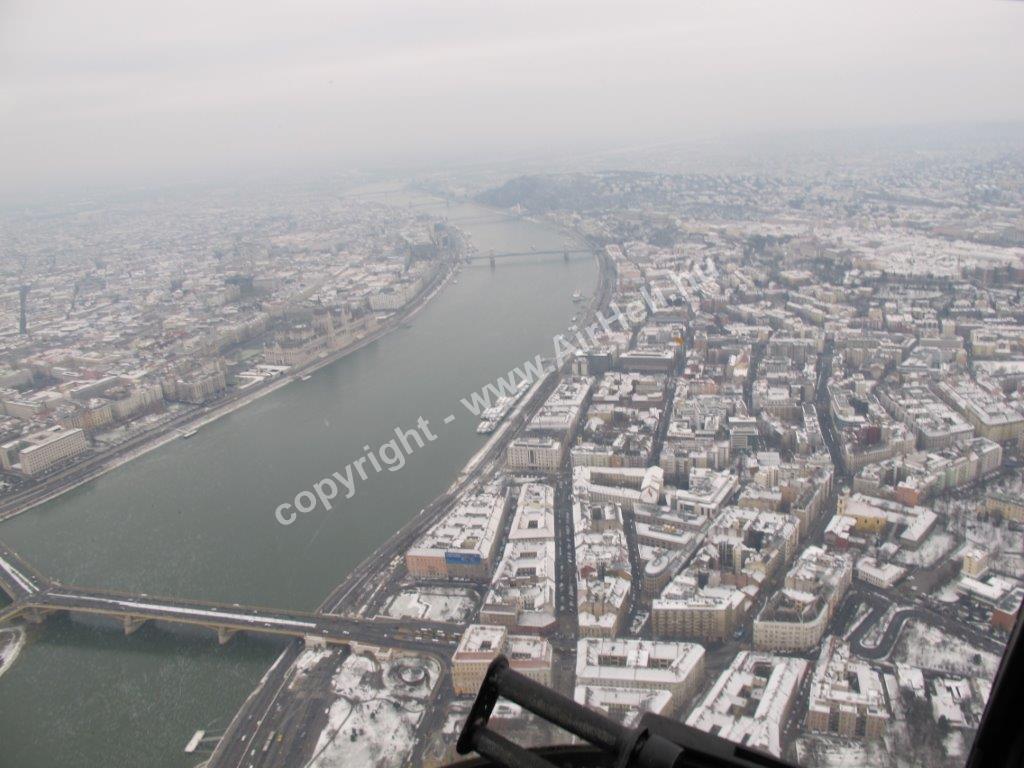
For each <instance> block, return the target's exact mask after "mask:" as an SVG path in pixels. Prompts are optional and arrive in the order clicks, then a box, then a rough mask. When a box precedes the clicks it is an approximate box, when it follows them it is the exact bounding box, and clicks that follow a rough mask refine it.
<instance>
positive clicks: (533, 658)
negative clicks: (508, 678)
mask: <svg viewBox="0 0 1024 768" xmlns="http://www.w3.org/2000/svg"><path fill="white" fill-rule="evenodd" d="M500 654H504V655H505V656H506V657H507V658H508V660H509V666H510V667H511V668H512V669H514V670H516V671H517V672H519V673H521V674H523V675H526V676H527V677H529V678H530V679H531V680H536V681H537V682H538V683H540V684H541V685H547V686H550V685H551V666H552V651H551V644H550V643H549V642H548V641H547V640H545V639H543V638H540V637H534V636H532V635H510V634H509V633H508V629H507V628H505V627H500V626H495V625H488V624H470V625H469V626H468V627H466V630H465V632H463V633H462V638H461V639H460V640H459V646H458V648H456V649H455V653H454V654H452V687H453V688H454V689H455V693H456V694H457V695H459V696H465V695H473V694H475V693H476V692H477V691H478V690H479V689H480V684H481V683H482V682H483V680H484V675H485V674H486V673H487V667H489V666H490V664H491V662H492V661H494V659H495V658H497V657H498V656H499V655H500Z"/></svg>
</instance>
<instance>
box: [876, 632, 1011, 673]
mask: <svg viewBox="0 0 1024 768" xmlns="http://www.w3.org/2000/svg"><path fill="white" fill-rule="evenodd" d="M975 654H977V655H978V656H980V657H981V661H980V662H975V660H974V657H975ZM892 659H893V661H895V662H897V663H906V664H910V665H911V666H915V667H921V668H922V669H931V670H935V671H939V672H946V673H949V674H955V675H963V676H965V677H980V678H983V679H985V680H991V679H992V678H993V677H995V674H996V670H997V669H998V668H999V657H998V656H997V655H995V654H994V653H989V652H988V651H983V650H980V649H978V648H974V647H973V646H972V645H971V644H970V643H967V642H964V641H963V640H960V639H958V638H956V637H952V636H950V635H947V634H946V633H945V632H943V631H942V630H941V629H939V628H938V627H933V626H931V625H928V624H922V623H921V622H918V621H913V620H911V621H908V622H907V623H906V624H904V625H903V631H902V632H900V639H899V642H898V643H896V648H895V650H894V651H893V654H892Z"/></svg>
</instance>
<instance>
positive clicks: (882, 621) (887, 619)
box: [861, 603, 906, 648]
mask: <svg viewBox="0 0 1024 768" xmlns="http://www.w3.org/2000/svg"><path fill="white" fill-rule="evenodd" d="M905 607H906V606H902V605H898V604H897V603H892V604H890V605H889V607H888V608H887V609H886V611H885V613H883V614H882V615H881V616H880V617H879V619H878V621H876V622H875V623H874V624H873V625H872V626H871V628H870V629H869V630H868V631H867V632H865V633H864V637H863V639H862V640H861V642H863V643H864V645H866V646H869V647H871V648H874V647H875V646H877V645H878V642H879V641H880V640H881V639H882V636H883V635H885V630H887V629H888V628H889V625H890V624H892V620H893V617H894V616H895V615H896V612H897V611H900V610H902V609H903V608H905Z"/></svg>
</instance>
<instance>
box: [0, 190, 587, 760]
mask: <svg viewBox="0 0 1024 768" xmlns="http://www.w3.org/2000/svg"><path fill="white" fill-rule="evenodd" d="M390 199H391V200H392V201H395V200H396V199H397V198H396V197H395V196H392V197H391V198H390ZM403 202H404V201H403ZM423 210H424V211H430V212H432V213H437V214H438V215H446V216H448V218H449V220H450V221H451V222H452V223H454V224H457V225H459V226H461V227H462V228H463V229H465V230H466V231H468V232H470V233H471V235H472V239H473V242H474V244H475V245H476V246H477V247H478V248H479V249H480V251H481V252H486V251H488V250H490V249H494V250H495V251H499V252H501V251H529V250H531V247H536V249H537V250H540V251H543V250H550V249H561V248H562V247H563V245H564V243H565V242H566V234H565V233H564V232H560V231H558V230H556V229H553V228H549V227H546V226H542V225H539V224H536V223H533V222H529V221H525V220H512V219H509V218H507V217H504V216H502V215H501V214H498V213H496V212H494V211H491V210H488V209H485V208H481V207H478V206H473V205H458V206H452V207H451V208H450V209H446V208H444V207H443V206H440V207H437V208H436V209H430V208H424V209H423ZM577 247H578V246H577ZM596 281H597V266H596V264H595V261H594V259H593V258H592V257H591V256H583V255H577V256H574V257H573V258H571V259H570V260H569V261H568V262H566V261H564V260H563V258H562V256H560V255H559V256H527V257H516V258H509V259H505V260H500V261H498V264H497V267H496V268H494V269H492V268H491V267H490V266H489V265H488V264H487V262H486V261H484V262H478V263H474V264H473V265H471V266H467V267H466V268H465V269H464V270H463V271H462V272H461V274H460V275H459V276H458V282H457V283H454V284H451V285H449V286H448V287H447V288H445V289H444V290H443V291H442V292H441V293H440V295H438V296H437V297H435V298H434V300H433V301H432V302H431V303H430V304H429V305H428V306H427V307H426V308H425V309H423V310H422V311H421V312H420V313H419V314H418V315H416V316H415V318H413V320H412V323H411V327H407V328H400V329H398V330H396V331H394V332H393V333H391V334H389V335H387V336H386V337H384V338H383V339H380V340H378V341H377V342H375V343H374V344H371V345H370V346H368V347H366V348H365V349H362V350H360V351H358V352H356V353H354V354H351V355H349V356H347V357H345V358H343V359H341V360H339V361H337V362H336V363H334V364H332V365H330V366H327V367H325V368H323V369H322V370H320V371H318V372H317V373H316V374H314V375H313V377H312V378H311V379H309V380H308V381H297V382H295V383H293V384H290V385H288V386H287V387H284V388H283V389H280V390H278V391H276V392H274V393H272V394H270V395H268V396H266V397H264V398H262V399H260V400H258V401H257V402H255V403H253V404H251V405H249V406H247V407H245V408H243V409H241V410H239V411H236V412H234V413H233V414H231V415H229V416H226V417H225V418H223V419H220V420H219V421H217V422H215V423H213V424H211V425H208V426H206V427H204V428H203V429H202V430H200V431H199V432H198V433H197V434H196V435H195V436H194V437H192V438H191V439H188V440H176V441H173V442H171V443H169V444H167V445H165V446H163V447H161V448H159V449H158V450H155V451H152V452H150V453H148V454H146V455H144V456H142V457H141V458H139V459H136V460H135V461H133V462H130V463H129V464H127V465H125V466H122V467H120V468H119V469H117V470H115V471H112V472H110V473H108V474H106V475H104V476H103V477H101V478H99V479H98V480H96V481H94V482H92V483H89V484H87V485H84V486H82V487H80V488H77V489H75V490H73V491H71V492H70V493H67V494H65V495H64V496H62V497H60V498H58V499H56V500H54V501H52V502H50V503H48V504H46V505H44V506H41V507H38V508H36V509H34V510H31V511H30V512H28V513H26V514H24V515H21V516H20V517H17V518H14V519H12V520H10V521H8V522H5V523H3V524H0V539H3V540H4V541H5V542H7V543H8V544H9V545H11V546H12V547H13V548H14V549H15V550H16V551H18V552H19V553H20V554H21V555H22V556H23V557H24V558H25V559H27V560H28V561H29V562H31V563H33V564H34V565H35V566H36V567H37V568H39V570H41V571H42V572H43V573H45V574H47V575H48V576H50V577H52V578H56V579H59V580H61V581H63V582H65V583H68V584H80V585H92V586H98V587H105V588H112V589H120V590H126V591H131V592H144V593H148V594H161V595H175V596H180V597H185V598H196V599H207V600H217V601H226V602H238V603H251V604H257V605H267V606H280V607H283V606H288V607H293V608H300V609H313V608H315V607H316V606H317V605H318V604H319V603H320V601H321V600H322V599H323V598H324V597H325V596H326V594H327V593H328V592H329V591H330V590H331V588H332V587H333V586H335V585H336V584H337V583H338V582H340V581H341V580H342V578H343V577H344V576H345V574H346V573H348V572H349V571H350V570H351V569H352V568H353V567H355V566H356V565H357V564H358V563H359V562H360V561H362V560H363V559H364V558H365V557H366V556H367V555H368V554H369V553H370V552H371V551H372V550H373V549H374V548H375V547H377V546H378V545H379V544H380V543H382V542H383V541H384V540H385V539H387V537H388V536H389V535H391V534H392V533H393V532H394V531H396V530H397V529H398V528H399V527H401V526H402V524H403V523H405V522H406V521H407V520H409V519H410V518H411V517H413V516H414V515H415V514H416V513H417V512H418V511H419V510H420V509H421V508H422V507H423V506H424V505H425V504H427V503H428V502H429V501H430V500H431V499H432V498H433V497H435V496H436V495H437V494H438V493H440V492H441V491H443V490H444V489H445V488H446V487H447V486H448V485H450V484H451V482H452V481H453V479H454V478H455V476H456V475H457V474H458V471H459V470H460V468H461V467H462V466H463V465H464V464H465V462H466V461H467V460H468V459H469V458H470V457H471V456H472V455H473V454H474V453H475V452H476V451H477V450H478V449H479V448H480V446H481V445H482V444H483V442H484V438H483V437H481V436H480V435H478V434H476V432H475V428H476V421H475V420H474V419H473V418H472V417H470V415H469V414H468V413H467V412H466V410H465V409H464V408H462V406H461V405H460V404H459V400H460V398H461V397H463V396H465V395H467V394H468V393H469V392H470V391H472V390H475V389H478V388H480V387H481V386H482V385H483V384H485V383H486V382H488V381H492V380H493V379H494V378H496V377H497V376H499V375H502V374H504V373H506V372H507V371H508V370H509V369H510V368H512V367H514V366H516V365H518V364H520V363H521V362H522V361H523V360H525V359H528V358H532V357H533V356H534V355H535V354H537V353H541V354H543V355H545V356H552V354H553V349H552V342H551V339H552V336H553V335H554V334H556V333H558V332H559V331H564V330H565V329H566V327H567V326H568V325H569V323H570V318H571V316H572V315H573V314H574V313H575V312H576V311H578V305H575V304H573V302H572V293H573V291H574V290H576V289H579V290H581V291H582V292H583V293H584V294H586V295H590V294H592V293H593V291H594V289H595V286H596ZM448 414H455V415H456V419H455V421H454V422H453V423H451V424H450V425H447V426H445V425H443V423H442V420H443V418H444V417H445V416H446V415H448ZM420 416H422V417H424V418H426V419H428V420H429V421H430V423H431V425H432V427H433V428H434V431H435V432H436V433H437V434H438V435H439V438H438V440H437V441H436V442H434V443H430V444H428V445H427V446H426V447H424V448H423V449H421V450H420V451H418V452H416V453H415V454H413V455H412V456H411V457H410V458H409V460H408V463H407V465H406V466H405V467H404V468H403V469H402V470H401V471H399V472H395V473H384V474H383V475H377V476H372V475H371V479H370V481H369V482H366V483H364V484H362V485H361V486H359V487H358V492H357V495H356V496H355V497H354V498H353V499H351V500H350V501H347V502H343V503H342V504H340V505H338V506H336V507H335V508H334V510H333V511H331V512H324V511H315V512H312V513H310V514H308V515H306V516H305V517H302V518H300V519H299V520H298V521H297V522H296V523H295V524H294V525H292V526H290V527H287V528H285V527H282V526H281V525H279V524H278V523H277V522H275V521H274V517H273V512H274V508H275V507H276V506H277V505H278V504H279V503H281V502H283V501H288V500H291V499H292V498H293V497H294V496H295V494H296V493H298V492H299V491H301V490H304V489H306V488H309V487H310V485H311V484H312V483H313V482H315V481H316V480H319V479H320V478H322V477H324V476H327V475H329V474H331V473H332V472H334V471H335V470H339V469H341V468H342V467H344V466H345V464H347V463H348V462H350V461H352V460H353V459H356V458H358V457H359V456H360V455H361V454H362V453H363V446H364V445H371V446H377V445H379V444H380V443H382V442H384V441H386V440H388V439H389V438H390V437H391V436H392V432H393V430H394V428H395V427H411V426H412V425H414V423H415V422H416V419H417V418H418V417H420ZM280 648H281V646H280V645H279V644H275V643H273V642H271V641H268V640H260V639H253V638H246V637H243V636H236V637H235V638H234V639H233V640H232V641H231V642H230V643H228V644H227V645H225V646H218V644H217V641H216V639H215V637H214V636H213V635H212V633H209V634H204V633H202V632H195V633H191V632H186V631H181V632H180V633H179V632H175V631H174V630H168V629H167V628H164V627H162V626H157V627H154V626H153V625H146V626H144V627H143V628H142V629H140V630H139V631H138V632H136V633H135V634H134V635H132V636H130V637H124V636H123V635H122V633H121V630H120V628H119V627H118V626H117V625H114V624H113V623H109V624H102V623H99V624H92V623H83V622H82V621H80V620H70V619H67V618H57V619H51V620H49V621H48V622H47V623H46V624H44V625H43V626H42V627H40V628H33V629H32V631H31V632H30V635H29V640H28V643H27V646H26V647H25V649H24V650H23V651H22V653H21V655H20V656H19V658H18V659H17V661H16V662H15V663H14V665H13V666H12V668H11V669H10V670H9V671H8V672H7V673H6V674H5V675H3V676H2V677H0V767H2V768H63V767H64V766H69V767H70V766H75V767H76V768H114V767H115V766H125V767H128V766H131V768H136V767H137V766H141V765H145V766H150V767H152V768H162V767H166V768H179V767H182V766H194V765H196V764H197V763H198V762H199V758H197V756H195V755H192V756H189V755H185V754H184V753H183V747H184V745H185V743H186V742H187V741H188V739H189V737H190V736H191V735H192V733H193V731H195V730H196V729H199V728H207V729H217V728H221V727H223V726H225V725H226V724H227V722H228V721H229V719H230V718H231V716H232V715H233V714H234V712H235V710H236V709H237V707H238V706H239V705H240V704H241V702H242V701H243V700H244V698H245V697H246V696H247V695H248V694H249V692H250V691H251V690H252V689H253V688H254V687H255V685H256V683H257V682H258V680H259V678H260V676H261V675H262V674H263V673H264V672H265V671H266V669H267V667H268V666H269V665H270V664H271V663H272V662H273V659H274V658H275V657H276V655H277V654H278V653H279V651H280Z"/></svg>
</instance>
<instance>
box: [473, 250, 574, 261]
mask: <svg viewBox="0 0 1024 768" xmlns="http://www.w3.org/2000/svg"><path fill="white" fill-rule="evenodd" d="M580 253H593V250H592V249H590V248H561V249H550V250H533V249H531V250H529V251H497V252H496V251H487V252H486V253H480V252H477V253H472V254H470V255H469V256H467V257H466V259H467V260H468V261H485V260H489V261H490V262H491V263H492V264H493V263H494V262H495V261H496V260H497V259H511V258H515V257H518V256H563V257H564V258H566V259H568V258H569V257H570V256H572V255H574V254H580Z"/></svg>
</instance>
